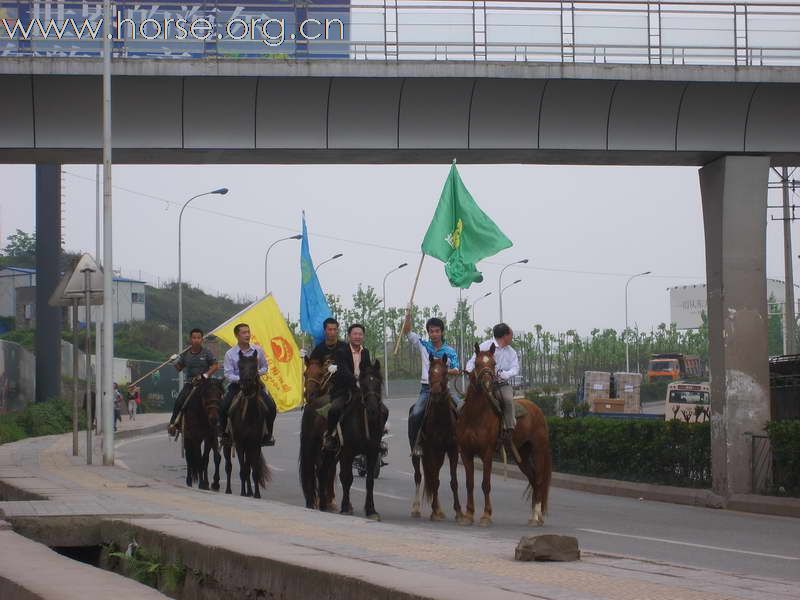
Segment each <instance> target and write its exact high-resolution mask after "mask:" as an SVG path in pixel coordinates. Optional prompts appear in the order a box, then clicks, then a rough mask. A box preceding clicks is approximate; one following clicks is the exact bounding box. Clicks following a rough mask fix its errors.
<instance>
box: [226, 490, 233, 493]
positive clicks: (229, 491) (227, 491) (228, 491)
mask: <svg viewBox="0 0 800 600" xmlns="http://www.w3.org/2000/svg"><path fill="white" fill-rule="evenodd" d="M225 493H226V494H233V492H232V491H231V490H225Z"/></svg>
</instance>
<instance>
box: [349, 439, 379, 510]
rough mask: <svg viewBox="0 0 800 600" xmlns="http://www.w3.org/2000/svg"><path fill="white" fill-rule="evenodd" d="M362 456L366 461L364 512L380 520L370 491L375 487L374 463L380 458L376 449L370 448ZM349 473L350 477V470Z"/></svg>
mask: <svg viewBox="0 0 800 600" xmlns="http://www.w3.org/2000/svg"><path fill="white" fill-rule="evenodd" d="M364 458H366V461H367V499H366V500H365V501H364V514H365V515H367V518H368V519H372V520H373V521H380V520H381V516H380V515H379V514H378V511H376V510H375V499H374V496H373V493H372V490H373V489H374V487H375V463H377V462H378V461H379V460H380V459H379V458H378V449H377V448H372V449H371V450H368V451H367V454H366V455H365V457H364ZM350 474H351V475H350V476H351V478H352V471H351V472H350Z"/></svg>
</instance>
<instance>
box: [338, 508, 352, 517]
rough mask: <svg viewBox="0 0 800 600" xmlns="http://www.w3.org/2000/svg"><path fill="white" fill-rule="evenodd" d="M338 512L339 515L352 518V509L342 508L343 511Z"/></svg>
mask: <svg viewBox="0 0 800 600" xmlns="http://www.w3.org/2000/svg"><path fill="white" fill-rule="evenodd" d="M339 512H340V514H342V515H348V516H352V515H353V509H352V508H343V509H342V510H341V511H339Z"/></svg>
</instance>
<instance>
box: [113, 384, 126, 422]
mask: <svg viewBox="0 0 800 600" xmlns="http://www.w3.org/2000/svg"><path fill="white" fill-rule="evenodd" d="M123 404H124V401H123V400H122V393H121V392H120V391H119V386H118V385H117V384H116V383H115V384H114V431H116V430H117V421H119V422H120V423H122V406H123Z"/></svg>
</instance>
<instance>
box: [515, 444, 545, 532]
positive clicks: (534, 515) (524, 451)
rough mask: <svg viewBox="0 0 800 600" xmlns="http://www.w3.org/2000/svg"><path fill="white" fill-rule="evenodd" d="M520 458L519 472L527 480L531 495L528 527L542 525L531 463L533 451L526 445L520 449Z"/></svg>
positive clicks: (532, 464) (536, 486) (534, 474)
mask: <svg viewBox="0 0 800 600" xmlns="http://www.w3.org/2000/svg"><path fill="white" fill-rule="evenodd" d="M520 458H522V462H521V463H520V464H519V470H520V471H522V473H523V475H525V477H526V478H527V480H528V486H529V487H530V494H531V518H530V519H528V525H543V524H544V519H542V506H541V504H540V503H539V502H538V501H537V496H538V494H539V489H538V488H539V486H538V485H537V484H536V468H535V467H534V463H533V451H532V450H531V447H530V446H529V445H528V444H525V446H523V447H522V448H520Z"/></svg>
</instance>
